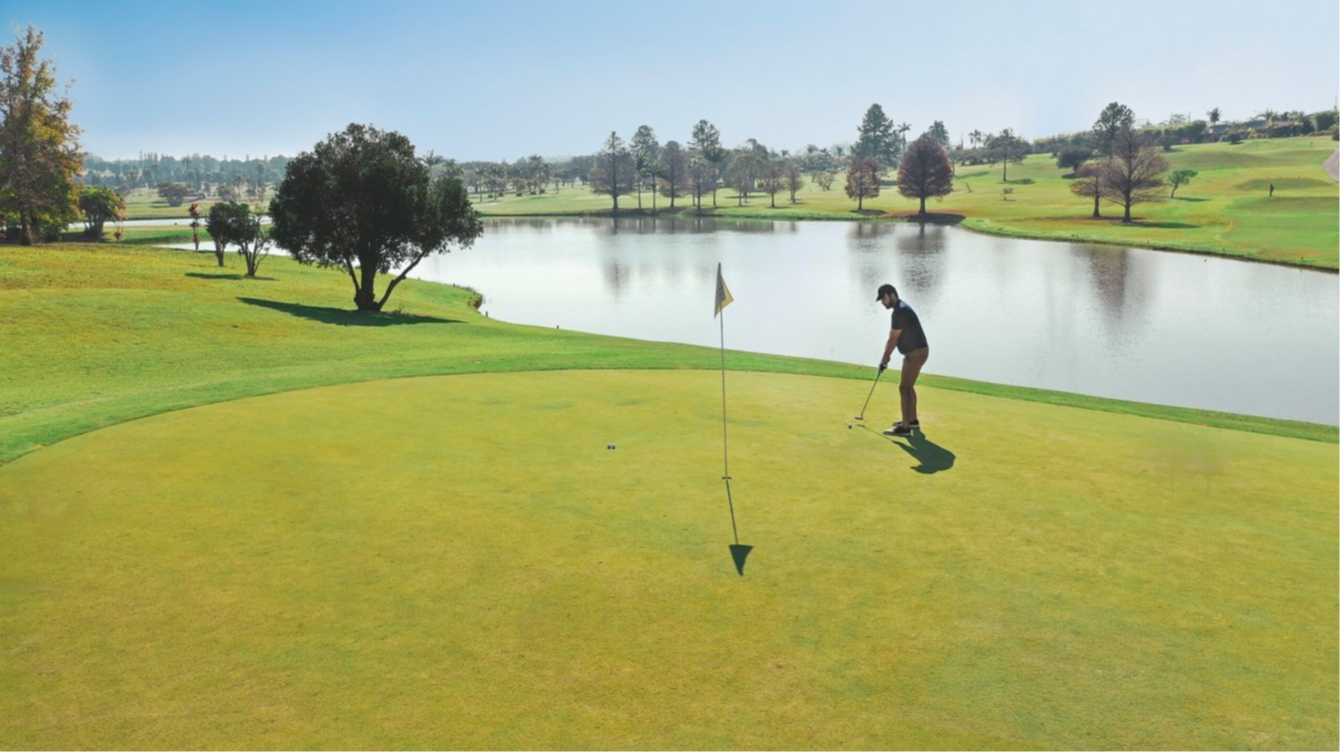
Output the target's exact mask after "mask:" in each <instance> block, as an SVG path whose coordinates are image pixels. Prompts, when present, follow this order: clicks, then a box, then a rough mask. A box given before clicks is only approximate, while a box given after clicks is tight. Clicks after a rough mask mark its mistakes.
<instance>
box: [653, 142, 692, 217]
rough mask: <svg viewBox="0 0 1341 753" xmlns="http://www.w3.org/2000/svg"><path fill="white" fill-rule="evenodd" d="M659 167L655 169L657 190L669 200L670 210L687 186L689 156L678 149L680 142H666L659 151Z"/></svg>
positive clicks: (683, 193)
mask: <svg viewBox="0 0 1341 753" xmlns="http://www.w3.org/2000/svg"><path fill="white" fill-rule="evenodd" d="M660 163H661V164H660V166H659V167H658V168H657V188H659V189H660V191H661V194H662V195H663V196H667V197H669V198H670V200H671V209H674V208H675V200H676V199H677V198H679V197H681V196H684V195H685V191H686V189H687V188H688V186H689V155H688V154H687V153H686V152H685V150H684V149H682V148H680V142H678V141H667V142H666V146H665V148H664V149H662V150H661V159H660Z"/></svg>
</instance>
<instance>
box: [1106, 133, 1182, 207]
mask: <svg viewBox="0 0 1341 753" xmlns="http://www.w3.org/2000/svg"><path fill="white" fill-rule="evenodd" d="M1112 149H1113V153H1112V156H1110V157H1109V158H1108V159H1106V160H1104V162H1103V166H1102V168H1101V171H1102V179H1101V180H1102V183H1103V185H1102V190H1103V194H1104V198H1105V199H1108V200H1109V201H1111V202H1113V203H1114V204H1121V205H1122V221H1123V222H1124V223H1130V222H1131V208H1132V206H1133V205H1135V204H1139V203H1142V202H1147V201H1158V200H1160V199H1161V198H1163V196H1164V193H1163V191H1162V189H1163V187H1164V185H1165V182H1164V177H1163V173H1164V171H1165V170H1168V169H1169V163H1168V162H1166V161H1165V160H1164V156H1163V155H1162V154H1160V153H1159V150H1158V149H1156V148H1155V147H1154V145H1153V144H1152V143H1151V141H1150V137H1149V136H1148V135H1146V134H1145V133H1143V132H1141V131H1139V130H1136V129H1135V128H1132V127H1131V126H1127V127H1124V128H1122V129H1121V130H1119V131H1118V132H1117V134H1116V135H1115V136H1114V137H1113V146H1112Z"/></svg>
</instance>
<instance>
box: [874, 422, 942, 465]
mask: <svg viewBox="0 0 1341 753" xmlns="http://www.w3.org/2000/svg"><path fill="white" fill-rule="evenodd" d="M882 436H883V435H882ZM900 438H901V439H906V440H908V441H907V442H906V443H904V442H900V441H898V439H896V438H894V437H888V439H889V441H890V442H891V443H893V444H895V445H897V446H898V447H899V449H901V450H903V451H904V452H906V453H908V454H909V455H911V456H912V457H913V460H916V461H917V465H915V466H913V470H914V471H916V472H918V473H924V474H932V473H940V472H941V471H948V470H950V469H951V468H953V467H954V465H955V454H954V453H953V452H950V451H949V450H947V449H945V448H944V447H941V446H940V445H938V444H936V443H935V442H933V441H931V440H930V439H927V435H925V434H923V433H922V432H920V431H914V432H913V434H912V436H910V437H900Z"/></svg>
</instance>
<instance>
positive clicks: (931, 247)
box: [894, 223, 945, 301]
mask: <svg viewBox="0 0 1341 753" xmlns="http://www.w3.org/2000/svg"><path fill="white" fill-rule="evenodd" d="M907 227H909V228H911V227H913V226H907ZM915 227H916V230H915V231H914V232H904V233H898V234H896V235H895V240H896V243H895V245H896V247H897V248H898V250H899V256H900V257H901V261H902V265H901V270H900V271H901V273H902V274H901V277H902V280H903V284H902V285H897V284H896V285H895V286H894V287H896V288H898V289H899V294H900V295H901V296H903V297H905V298H908V299H909V300H914V299H920V300H922V301H930V300H931V299H932V298H933V293H934V292H935V291H936V288H937V282H938V281H939V280H940V278H941V277H942V275H943V274H944V269H943V267H944V260H943V258H942V253H941V252H942V251H944V240H945V227H944V226H943V225H930V226H928V225H927V224H926V223H918V224H917V225H916V226H915Z"/></svg>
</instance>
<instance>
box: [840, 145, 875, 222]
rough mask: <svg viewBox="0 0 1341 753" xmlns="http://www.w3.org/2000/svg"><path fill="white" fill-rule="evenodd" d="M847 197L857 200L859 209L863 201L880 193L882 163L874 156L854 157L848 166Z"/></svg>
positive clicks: (859, 209)
mask: <svg viewBox="0 0 1341 753" xmlns="http://www.w3.org/2000/svg"><path fill="white" fill-rule="evenodd" d="M845 190H846V191H847V197H848V198H849V199H856V200H857V211H858V212H860V211H861V210H862V202H863V201H865V200H866V199H874V198H875V197H877V196H879V195H880V163H879V161H878V160H876V159H875V158H874V157H865V158H863V157H853V158H852V161H851V162H849V163H848V166H847V186H846V189H845Z"/></svg>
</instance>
